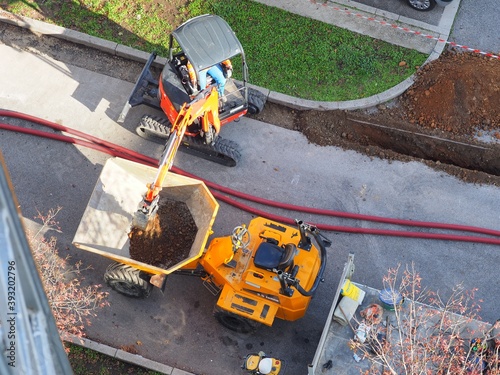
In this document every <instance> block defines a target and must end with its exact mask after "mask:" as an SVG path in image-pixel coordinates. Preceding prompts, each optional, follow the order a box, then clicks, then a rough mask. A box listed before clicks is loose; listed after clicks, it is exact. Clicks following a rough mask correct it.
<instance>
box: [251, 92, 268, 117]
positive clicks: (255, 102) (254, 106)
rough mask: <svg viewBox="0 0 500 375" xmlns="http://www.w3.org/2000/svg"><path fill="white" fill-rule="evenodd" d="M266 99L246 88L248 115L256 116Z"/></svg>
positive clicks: (261, 94)
mask: <svg viewBox="0 0 500 375" xmlns="http://www.w3.org/2000/svg"><path fill="white" fill-rule="evenodd" d="M265 104H266V97H265V95H264V94H263V93H261V92H260V91H258V90H254V89H252V88H248V113H249V114H250V115H258V114H259V113H261V112H262V110H263V109H264V105H265Z"/></svg>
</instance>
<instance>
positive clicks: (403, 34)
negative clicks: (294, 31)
mask: <svg viewBox="0 0 500 375" xmlns="http://www.w3.org/2000/svg"><path fill="white" fill-rule="evenodd" d="M379 1H380V2H381V3H382V4H385V3H388V4H386V5H385V6H384V8H379V7H377V6H376V5H379V3H375V2H373V0H366V1H365V2H364V3H363V2H359V1H350V0H336V1H327V2H323V3H322V2H312V1H308V0H291V1H287V2H282V1H278V0H258V2H260V3H263V4H266V5H269V6H273V7H277V8H281V9H284V10H286V11H288V12H291V13H295V14H299V15H302V16H305V17H309V18H313V19H316V20H319V21H322V22H325V23H329V24H332V25H335V26H338V27H342V28H345V29H348V30H351V31H354V32H357V33H359V34H363V35H368V36H371V37H372V38H377V39H380V40H384V41H386V42H388V43H392V44H395V45H398V46H402V47H405V48H411V49H415V50H417V51H420V52H422V53H429V54H430V53H431V52H432V51H433V49H434V47H435V45H436V40H432V39H429V38H424V37H421V36H418V35H415V34H414V33H409V32H407V31H404V30H402V29H395V28H393V27H391V26H390V25H391V24H397V25H398V26H400V27H401V28H407V29H411V30H413V31H415V32H420V33H423V34H426V35H431V36H433V37H436V38H445V39H446V38H447V36H448V35H449V33H450V28H451V25H452V24H451V22H452V21H453V18H454V16H455V13H456V11H457V9H458V3H459V2H458V1H456V2H455V4H453V5H450V6H449V7H446V8H442V9H441V8H439V9H438V10H437V11H436V12H434V11H433V12H432V17H430V18H431V19H429V16H426V17H424V16H420V17H415V18H417V19H414V18H412V17H411V15H412V14H413V13H412V12H414V13H418V12H416V11H413V10H412V9H411V8H409V10H410V12H408V11H407V10H406V9H405V8H403V9H405V11H401V9H400V8H401V5H400V4H399V6H396V7H395V8H394V7H393V6H392V5H393V4H392V3H396V4H397V3H398V1H397V0H392V1H385V2H384V1H382V0H379ZM382 4H380V5H382ZM389 4H390V5H389ZM391 10H392V11H391ZM396 11H397V13H396ZM450 20H451V22H450ZM428 22H431V23H428Z"/></svg>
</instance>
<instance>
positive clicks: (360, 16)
mask: <svg viewBox="0 0 500 375" xmlns="http://www.w3.org/2000/svg"><path fill="white" fill-rule="evenodd" d="M309 1H310V2H311V3H313V4H317V2H316V0H309ZM321 5H323V6H329V7H331V8H332V9H333V10H335V11H338V12H342V13H344V14H347V15H349V16H353V17H357V18H360V19H364V20H367V21H371V22H375V23H378V24H379V25H382V26H388V27H390V28H392V29H397V30H401V31H404V32H407V33H410V34H414V35H418V36H421V37H423V38H427V39H431V40H435V41H437V42H441V43H446V44H449V45H450V46H452V47H454V48H460V49H463V50H466V51H469V52H474V53H478V54H481V55H483V56H486V57H491V58H494V59H499V60H500V56H499V55H495V54H493V53H490V52H484V51H481V50H479V49H476V48H471V47H468V46H465V45H462V44H458V43H455V42H450V41H448V40H446V39H443V38H438V37H435V36H433V35H429V34H425V33H423V32H421V31H415V30H411V29H409V28H408V27H402V26H399V25H396V24H394V23H390V22H386V21H383V20H378V19H376V18H375V17H368V16H364V15H362V14H360V13H356V12H354V11H351V10H349V9H342V8H340V7H338V6H334V5H329V4H327V3H322V4H321Z"/></svg>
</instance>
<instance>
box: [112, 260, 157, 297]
mask: <svg viewBox="0 0 500 375" xmlns="http://www.w3.org/2000/svg"><path fill="white" fill-rule="evenodd" d="M148 278H149V277H148V275H146V274H145V273H144V272H142V271H141V270H138V269H137V268H134V267H132V266H129V265H126V264H122V263H113V264H110V265H109V266H108V268H107V269H106V273H105V274H104V281H105V282H106V284H108V285H109V286H110V287H111V288H112V289H113V290H115V291H117V292H118V293H121V294H124V295H126V296H128V297H134V298H147V297H149V294H150V293H151V290H152V289H153V285H152V284H150V283H149V280H148Z"/></svg>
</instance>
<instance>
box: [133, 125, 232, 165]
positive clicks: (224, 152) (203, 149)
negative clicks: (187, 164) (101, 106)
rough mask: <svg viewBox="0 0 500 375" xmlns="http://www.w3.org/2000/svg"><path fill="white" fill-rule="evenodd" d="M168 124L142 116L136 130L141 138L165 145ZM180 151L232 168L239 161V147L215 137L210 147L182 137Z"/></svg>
mask: <svg viewBox="0 0 500 375" xmlns="http://www.w3.org/2000/svg"><path fill="white" fill-rule="evenodd" d="M169 125H170V123H169V122H167V121H166V120H165V119H161V118H158V117H152V116H147V115H145V116H143V117H142V119H141V122H140V124H139V126H138V127H137V129H136V132H137V134H139V135H140V136H141V137H142V138H144V139H147V140H150V141H154V142H157V143H160V144H165V142H166V140H167V139H168V137H169V133H170V127H169ZM181 146H182V148H181V150H182V151H184V152H186V153H189V154H191V155H194V156H197V157H200V158H202V159H205V160H210V161H213V162H215V163H218V164H221V165H224V166H227V167H234V166H236V164H238V161H240V159H241V153H240V150H239V146H238V144H237V143H236V142H233V141H231V140H229V139H224V138H222V137H220V136H218V137H217V139H216V140H215V142H214V143H213V144H212V145H207V144H206V143H204V140H203V139H202V138H201V137H188V136H186V137H184V139H183V141H182V144H181Z"/></svg>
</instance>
